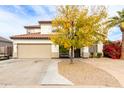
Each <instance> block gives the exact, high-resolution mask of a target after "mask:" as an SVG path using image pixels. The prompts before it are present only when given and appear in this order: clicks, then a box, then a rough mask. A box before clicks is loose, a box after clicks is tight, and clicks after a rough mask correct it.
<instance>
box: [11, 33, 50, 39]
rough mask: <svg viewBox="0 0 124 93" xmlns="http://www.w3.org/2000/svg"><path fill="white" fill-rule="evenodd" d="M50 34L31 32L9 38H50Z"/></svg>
mask: <svg viewBox="0 0 124 93" xmlns="http://www.w3.org/2000/svg"><path fill="white" fill-rule="evenodd" d="M50 36H51V34H40V33H31V34H22V35H15V36H12V37H10V38H11V39H50Z"/></svg>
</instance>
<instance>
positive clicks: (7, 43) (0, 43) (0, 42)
mask: <svg viewBox="0 0 124 93" xmlns="http://www.w3.org/2000/svg"><path fill="white" fill-rule="evenodd" d="M1 46H2V47H3V46H12V42H3V41H0V47H1Z"/></svg>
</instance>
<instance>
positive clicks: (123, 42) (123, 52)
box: [121, 32, 124, 59]
mask: <svg viewBox="0 0 124 93" xmlns="http://www.w3.org/2000/svg"><path fill="white" fill-rule="evenodd" d="M121 59H124V32H122V48H121Z"/></svg>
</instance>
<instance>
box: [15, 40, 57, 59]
mask: <svg viewBox="0 0 124 93" xmlns="http://www.w3.org/2000/svg"><path fill="white" fill-rule="evenodd" d="M22 43H23V44H51V50H52V51H51V53H52V58H58V57H59V46H58V45H54V44H53V43H52V42H51V41H50V40H41V39H38V40H34V39H29V40H26V39H24V40H23V39H16V40H13V58H17V44H22Z"/></svg>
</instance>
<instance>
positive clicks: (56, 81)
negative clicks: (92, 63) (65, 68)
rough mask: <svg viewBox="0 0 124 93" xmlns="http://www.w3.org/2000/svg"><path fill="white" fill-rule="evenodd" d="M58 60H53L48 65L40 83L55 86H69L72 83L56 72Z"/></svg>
mask: <svg viewBox="0 0 124 93" xmlns="http://www.w3.org/2000/svg"><path fill="white" fill-rule="evenodd" d="M58 62H59V60H53V61H52V62H51V64H50V65H49V67H48V69H47V72H46V74H45V76H44V78H43V79H42V80H41V85H49V86H51V85H54V86H55V85H57V86H63V85H65V86H70V85H73V83H72V82H71V81H69V80H68V79H66V78H65V77H63V76H62V75H60V74H59V73H58Z"/></svg>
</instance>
